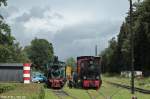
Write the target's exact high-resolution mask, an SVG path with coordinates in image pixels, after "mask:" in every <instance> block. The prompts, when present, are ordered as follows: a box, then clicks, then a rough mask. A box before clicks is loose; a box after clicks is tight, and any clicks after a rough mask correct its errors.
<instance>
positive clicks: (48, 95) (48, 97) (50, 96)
mask: <svg viewBox="0 0 150 99" xmlns="http://www.w3.org/2000/svg"><path fill="white" fill-rule="evenodd" d="M44 99H59V98H58V97H57V96H56V95H55V94H54V93H53V92H52V91H51V90H50V89H45V98H44Z"/></svg>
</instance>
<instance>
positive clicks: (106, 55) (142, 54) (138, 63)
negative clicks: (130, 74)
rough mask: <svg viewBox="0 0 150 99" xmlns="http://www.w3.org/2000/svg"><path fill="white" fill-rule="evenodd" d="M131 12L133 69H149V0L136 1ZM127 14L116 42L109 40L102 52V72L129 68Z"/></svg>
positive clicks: (129, 39)
mask: <svg viewBox="0 0 150 99" xmlns="http://www.w3.org/2000/svg"><path fill="white" fill-rule="evenodd" d="M134 9H135V10H134V12H133V25H132V28H133V33H134V59H135V70H142V71H150V50H149V49H150V46H149V45H150V0H144V1H143V2H136V3H135V4H134ZM129 17H130V15H128V16H127V17H126V18H125V22H123V24H122V26H121V28H120V32H119V35H118V38H117V41H116V43H113V42H110V44H109V47H108V48H106V49H105V51H103V52H102V57H103V72H116V73H117V72H118V71H121V70H130V68H131V34H130V31H129V30H130V29H129V28H130V27H129Z"/></svg>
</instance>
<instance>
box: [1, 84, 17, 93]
mask: <svg viewBox="0 0 150 99" xmlns="http://www.w3.org/2000/svg"><path fill="white" fill-rule="evenodd" d="M16 86H17V84H15V83H12V84H10V83H0V93H4V92H7V91H10V90H13V89H15V88H16Z"/></svg>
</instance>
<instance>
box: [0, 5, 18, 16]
mask: <svg viewBox="0 0 150 99" xmlns="http://www.w3.org/2000/svg"><path fill="white" fill-rule="evenodd" d="M18 11H19V9H18V8H16V7H14V6H9V7H5V8H1V9H0V14H2V16H3V17H5V18H8V17H10V16H12V15H13V14H14V13H17V12H18Z"/></svg>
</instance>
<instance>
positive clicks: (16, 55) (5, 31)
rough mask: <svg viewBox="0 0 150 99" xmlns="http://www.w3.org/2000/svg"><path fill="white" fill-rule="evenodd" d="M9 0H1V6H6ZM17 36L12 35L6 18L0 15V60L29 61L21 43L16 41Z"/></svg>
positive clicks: (4, 61)
mask: <svg viewBox="0 0 150 99" xmlns="http://www.w3.org/2000/svg"><path fill="white" fill-rule="evenodd" d="M6 1H7V0H0V6H1V5H2V4H4V6H6V4H7V2H6ZM14 40H15V38H14V37H13V36H12V35H11V29H10V27H9V25H8V24H6V23H5V21H4V18H3V17H2V16H1V15H0V62H2V63H6V62H7V63H8V62H27V61H28V60H29V59H28V58H27V57H26V55H25V53H24V52H23V50H22V48H21V47H20V46H19V43H14Z"/></svg>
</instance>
